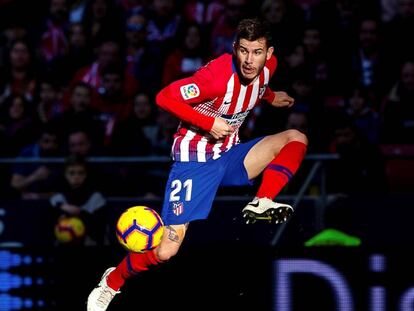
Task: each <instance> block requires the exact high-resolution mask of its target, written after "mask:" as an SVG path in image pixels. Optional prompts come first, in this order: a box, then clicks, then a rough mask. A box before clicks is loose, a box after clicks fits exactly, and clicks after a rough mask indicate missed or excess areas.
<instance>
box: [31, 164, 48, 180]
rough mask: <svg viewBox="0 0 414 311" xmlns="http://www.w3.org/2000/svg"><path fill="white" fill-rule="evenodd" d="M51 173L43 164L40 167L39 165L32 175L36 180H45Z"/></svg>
mask: <svg viewBox="0 0 414 311" xmlns="http://www.w3.org/2000/svg"><path fill="white" fill-rule="evenodd" d="M49 175H50V170H49V169H48V168H47V167H46V166H44V165H42V166H40V167H38V168H37V169H36V170H35V171H34V172H33V173H32V177H33V179H34V180H35V181H37V180H45V179H46V178H48V177H49Z"/></svg>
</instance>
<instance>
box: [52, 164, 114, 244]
mask: <svg viewBox="0 0 414 311" xmlns="http://www.w3.org/2000/svg"><path fill="white" fill-rule="evenodd" d="M49 201H50V204H51V205H52V206H53V207H54V208H55V214H56V221H57V219H58V218H60V217H65V216H76V217H79V218H80V219H81V220H82V221H83V223H84V224H85V227H86V235H85V236H84V237H83V244H84V245H96V244H99V245H102V244H103V243H104V238H105V221H104V220H105V206H106V199H105V197H104V196H103V194H102V193H101V192H99V191H98V190H97V189H96V187H95V184H94V183H93V182H92V181H91V180H90V179H89V171H88V163H87V162H86V161H85V160H84V159H83V158H82V157H76V156H72V157H68V158H67V159H66V162H65V167H64V180H63V182H62V184H61V185H60V187H59V189H58V191H57V192H55V193H54V194H53V195H52V196H51V197H50V199H49Z"/></svg>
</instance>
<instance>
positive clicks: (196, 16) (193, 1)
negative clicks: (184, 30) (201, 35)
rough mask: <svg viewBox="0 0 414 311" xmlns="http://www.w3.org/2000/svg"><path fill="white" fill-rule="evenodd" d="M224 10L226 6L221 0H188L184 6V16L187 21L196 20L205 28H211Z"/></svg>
mask: <svg viewBox="0 0 414 311" xmlns="http://www.w3.org/2000/svg"><path fill="white" fill-rule="evenodd" d="M223 10H224V6H223V1H221V0H212V1H203V0H187V1H185V3H184V7H183V17H184V20H185V21H187V22H190V23H192V22H196V23H197V24H199V25H200V26H201V27H202V28H203V29H210V27H211V25H212V24H214V23H215V22H216V21H217V19H218V18H219V17H220V15H221V14H222V13H223Z"/></svg>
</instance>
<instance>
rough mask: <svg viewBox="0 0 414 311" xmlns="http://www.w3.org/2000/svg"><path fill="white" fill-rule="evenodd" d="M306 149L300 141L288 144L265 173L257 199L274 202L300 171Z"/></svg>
mask: <svg viewBox="0 0 414 311" xmlns="http://www.w3.org/2000/svg"><path fill="white" fill-rule="evenodd" d="M306 149H307V146H306V144H304V143H302V142H299V141H292V142H289V143H288V144H286V145H285V146H284V147H283V148H282V149H281V150H280V152H279V154H278V155H277V156H276V157H275V158H274V159H273V160H272V162H270V163H269V165H268V166H267V167H266V169H265V170H264V171H263V178H262V183H261V184H260V187H259V189H258V191H257V194H256V197H258V198H269V199H272V200H273V199H274V198H275V197H276V196H277V195H278V194H279V192H280V191H281V190H282V189H283V187H284V186H285V185H286V184H287V183H288V182H289V180H290V179H291V178H292V177H293V175H294V174H295V173H296V171H297V170H298V168H299V166H300V164H301V162H302V160H303V158H304V156H305V153H306Z"/></svg>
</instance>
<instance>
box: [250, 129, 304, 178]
mask: <svg viewBox="0 0 414 311" xmlns="http://www.w3.org/2000/svg"><path fill="white" fill-rule="evenodd" d="M291 141H300V142H303V143H305V144H307V139H306V136H305V135H304V134H302V133H301V132H299V131H297V130H287V131H284V132H280V133H277V134H274V135H269V136H266V137H264V138H263V139H261V140H260V141H258V142H257V143H256V144H255V145H254V146H253V147H252V148H251V149H250V150H249V152H248V153H247V155H246V157H245V158H244V162H243V163H244V167H245V168H246V171H247V175H248V177H249V179H253V178H256V177H257V176H258V175H259V174H260V173H261V172H263V170H264V169H265V168H266V166H267V165H268V164H269V163H270V162H271V161H272V160H273V159H274V158H275V156H276V155H277V154H278V153H279V152H280V150H281V149H282V148H283V147H284V146H285V145H286V144H287V143H289V142H291Z"/></svg>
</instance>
